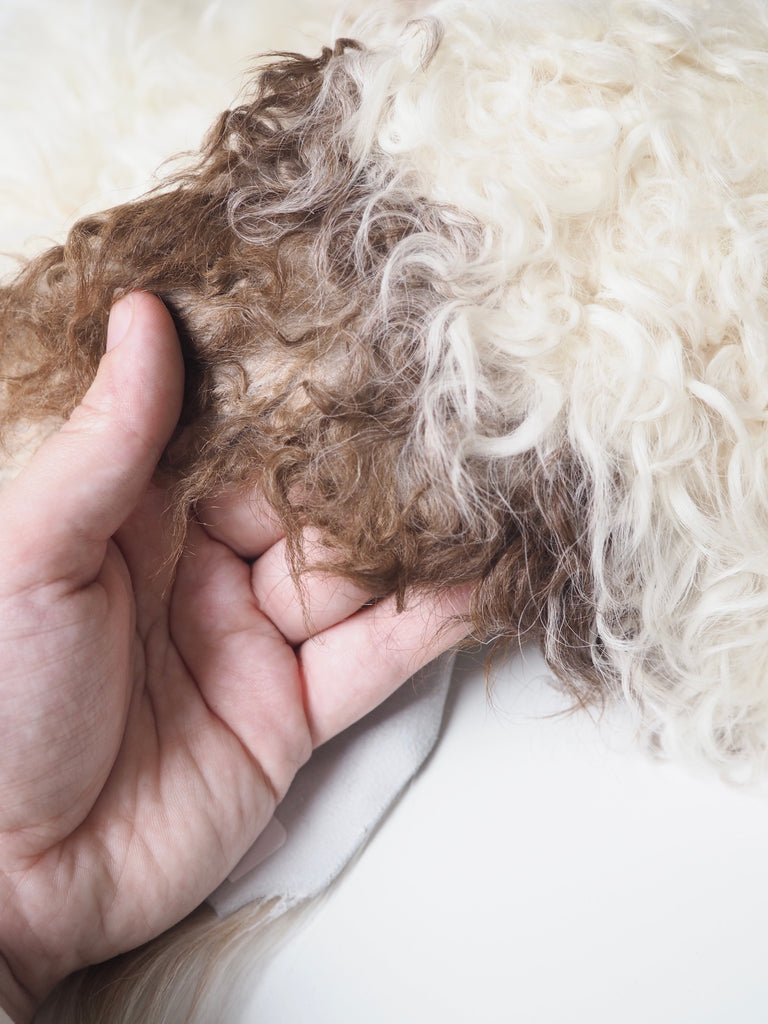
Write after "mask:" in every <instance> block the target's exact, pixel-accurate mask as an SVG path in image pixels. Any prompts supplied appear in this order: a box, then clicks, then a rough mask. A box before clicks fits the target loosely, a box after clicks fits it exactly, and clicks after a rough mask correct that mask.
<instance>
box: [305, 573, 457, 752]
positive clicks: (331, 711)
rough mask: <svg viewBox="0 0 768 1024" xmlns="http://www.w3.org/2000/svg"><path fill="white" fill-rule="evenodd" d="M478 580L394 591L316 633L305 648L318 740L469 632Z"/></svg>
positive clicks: (308, 703) (310, 712) (311, 720)
mask: <svg viewBox="0 0 768 1024" xmlns="http://www.w3.org/2000/svg"><path fill="white" fill-rule="evenodd" d="M473 589H474V587H473V586H465V587H459V588H456V589H453V590H449V591H445V592H443V593H425V594H416V595H412V596H411V600H410V603H409V604H408V605H407V606H406V608H405V610H403V611H401V612H398V611H397V607H396V602H395V598H394V597H389V598H386V599H385V600H383V601H381V602H379V603H378V604H376V605H372V606H370V607H367V608H363V609H362V610H361V611H359V612H357V613H356V614H355V615H352V616H350V617H349V618H348V619H344V620H343V621H342V622H339V623H337V624H336V625H335V626H331V627H330V628H329V629H326V630H325V631H324V632H322V633H319V634H317V635H316V636H313V637H311V638H310V639H309V640H307V641H305V643H303V644H302V645H301V647H300V648H299V651H298V659H299V665H300V669H301V673H302V679H303V685H304V702H305V708H306V715H307V722H308V724H309V729H310V733H311V736H312V741H313V744H314V746H319V745H320V744H321V743H325V741H326V740H329V739H331V737H333V736H335V735H336V734H337V733H339V732H341V731H342V730H344V729H346V728H347V727H348V726H350V725H352V724H353V723H354V722H356V721H357V720H358V719H360V718H362V717H363V716H364V715H366V714H368V712H369V711H372V710H373V709H374V708H375V707H377V706H378V705H379V704H381V703H382V701H384V700H386V698H387V697H389V696H390V695H391V694H392V693H394V691H395V690H397V689H398V687H400V686H402V684H403V683H404V682H405V681H406V680H407V679H409V678H410V677H411V676H412V675H413V674H414V672H417V671H418V670H419V669H420V668H423V667H424V665H426V664H428V663H429V662H430V661H432V660H433V659H434V658H436V657H437V656H438V655H439V654H442V652H443V651H446V650H448V649H449V648H451V647H454V646H456V644H458V643H460V642H461V641H462V640H463V639H465V638H466V637H467V635H468V633H469V604H470V598H471V594H472V590H473Z"/></svg>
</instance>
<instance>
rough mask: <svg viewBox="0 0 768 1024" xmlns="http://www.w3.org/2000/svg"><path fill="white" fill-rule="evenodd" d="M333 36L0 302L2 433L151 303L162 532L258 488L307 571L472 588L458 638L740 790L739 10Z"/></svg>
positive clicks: (746, 154)
mask: <svg viewBox="0 0 768 1024" xmlns="http://www.w3.org/2000/svg"><path fill="white" fill-rule="evenodd" d="M355 35H357V36H360V37H362V38H364V39H365V40H366V44H367V45H365V46H361V45H360V44H359V43H356V42H355V43H353V42H350V41H344V40H342V41H340V42H339V43H338V44H337V46H336V48H335V49H334V50H333V51H330V50H329V51H326V52H325V53H324V54H323V56H322V57H320V58H319V59H317V60H313V59H310V58H305V57H299V56H289V57H283V58H281V59H280V60H278V61H276V62H273V63H271V64H268V65H266V66H265V68H264V69H263V70H262V71H261V73H260V75H259V76H258V78H257V81H256V84H255V88H254V93H253V96H252V98H251V99H250V100H249V101H248V102H246V103H244V104H243V105H241V106H240V107H238V108H236V109H234V110H231V111H228V112H227V113H225V114H224V115H223V116H222V117H221V119H220V120H219V122H218V124H217V125H216V126H215V127H214V129H213V131H212V133H211V135H210V136H209V139H208V142H207V144H206V146H205V148H204V151H203V153H202V155H201V157H200V160H199V161H198V163H197V165H196V166H195V167H193V168H192V169H191V170H190V171H189V172H187V173H185V174H184V175H182V176H180V177H177V178H176V179H174V180H172V181H170V182H168V183H167V184H166V185H165V186H163V187H162V188H161V189H160V190H158V191H156V192H155V193H152V194H150V195H149V196H147V197H146V198H144V199H142V200H140V201H138V202H136V203H132V204H127V205H125V206H122V207H118V208H116V209H114V210H111V211H108V212H107V213H104V214H98V215H95V216H92V217H88V218H86V219H85V220H83V221H81V222H80V223H79V224H78V225H77V226H76V227H75V228H74V229H73V231H72V232H71V234H70V236H69V238H68V240H67V243H66V244H65V245H64V246H63V247H59V248H56V249H53V250H51V251H50V252H48V253H46V254H44V255H43V256H42V257H40V258H38V259H37V260H35V261H33V262H32V263H31V264H30V265H29V266H28V267H27V268H26V269H25V270H24V271H23V272H22V274H21V275H20V276H19V277H18V278H17V279H16V280H15V281H14V282H12V283H11V284H10V285H9V286H8V287H6V288H5V289H4V290H3V291H2V293H0V320H1V323H2V326H1V327H0V330H1V331H2V334H3V347H2V351H3V361H4V363H3V372H4V374H6V380H7V384H6V394H5V395H4V402H3V407H4V412H5V420H4V424H3V426H4V434H5V435H6V436H7V437H12V436H13V429H16V430H21V429H22V427H23V426H24V425H26V424H29V423H30V422H33V421H37V422H42V423H44V424H46V425H48V424H50V423H51V422H52V421H54V420H55V419H56V418H57V417H61V416H62V415H66V414H67V412H68V411H69V410H70V409H71V408H72V407H73V405H74V404H75V403H76V402H77V400H78V398H79V397H80V396H81V394H82V393H83V390H84V388H85V387H86V386H87V384H88V382H89V380H90V379H91V377H92V375H93V372H94V368H95V366H96V363H97V362H98V358H99V356H100V353H101V350H102V344H103V336H104V326H105V321H106V316H107V311H108V309H109V306H110V304H111V303H112V302H113V301H114V299H115V298H116V297H117V296H118V295H120V294H121V293H123V292H124V291H126V290H128V289H129V288H134V287H139V288H145V289H148V290H151V291H155V292H157V293H158V294H160V295H161V296H162V297H163V298H164V299H165V301H166V302H167V303H168V305H169V307H170V308H171V309H172V311H173V312H174V315H175V317H176V320H177V323H178V325H179V327H180V330H181V334H182V339H183V343H184V346H185V353H186V358H187V365H188V371H189V384H188V397H187V403H186V409H185V417H184V425H185V430H184V432H183V433H182V435H181V436H180V437H179V438H178V439H177V441H176V443H175V444H174V445H173V446H172V447H171V449H170V450H169V453H168V464H169V466H170V467H171V468H172V469H173V471H174V472H175V473H176V474H177V476H178V479H179V487H178V494H177V499H178V502H177V505H178V516H179V520H180V521H182V520H183V518H184V517H185V516H186V515H187V513H188V512H189V510H190V509H193V508H194V505H195V503H196V502H197V501H198V500H199V499H200V498H201V497H203V496H210V495H212V494H215V493H216V491H217V490H218V489H219V488H220V487H221V486H222V485H223V484H225V483H232V482H235V483H239V484H241V485H242V486H243V487H250V486H255V485H258V486H261V487H262V488H263V489H264V490H265V491H266V493H267V495H268V497H269V499H270V501H271V502H272V504H273V505H274V506H275V508H276V509H277V511H278V514H279V515H280V517H281V519H282V521H283V523H284V525H285V528H286V530H287V533H288V537H289V539H290V541H291V543H292V545H293V552H294V556H295V559H296V565H297V568H298V567H300V566H301V564H302V563H301V551H300V537H301V530H302V528H304V527H305V526H306V525H312V526H314V527H316V528H318V529H319V530H320V531H321V532H322V534H323V536H324V537H325V539H326V541H327V543H328V545H329V548H330V551H331V556H330V558H331V561H332V562H333V564H334V566H335V567H336V568H339V567H340V568H341V571H343V572H344V573H346V574H347V575H348V576H349V577H350V578H352V579H353V580H355V581H356V582H357V583H360V584H362V585H363V586H365V587H367V588H369V589H370V590H371V592H372V593H374V594H375V595H379V596H380V595H384V594H386V593H391V592H396V593H398V594H399V595H400V597H401V599H402V600H406V599H407V594H408V592H409V591H410V590H412V589H414V588H419V587H439V588H443V587H449V586H453V585H455V584H457V583H464V582H468V581H472V580H479V581H480V582H479V583H478V584H477V588H476V593H475V598H474V605H473V627H474V631H475V635H476V636H477V637H478V638H480V639H482V640H505V639H506V640H514V641H517V640H518V639H519V638H520V637H526V638H527V637H534V638H536V639H537V640H538V641H539V642H540V644H541V645H542V647H543V649H544V652H545V654H546V657H547V660H548V662H549V664H550V666H551V667H552V669H553V671H554V672H555V673H556V674H557V675H558V676H559V677H560V678H561V679H562V680H563V681H564V682H566V683H567V685H569V686H570V687H572V688H573V690H574V692H575V693H576V694H577V697H578V699H579V700H580V701H583V702H587V701H590V700H593V699H595V698H596V697H597V698H602V697H605V696H606V695H615V694H619V693H623V694H624V695H625V696H627V697H628V698H629V699H630V700H631V701H632V702H633V703H634V704H635V705H636V706H637V708H638V709H639V711H640V713H641V716H642V718H643V721H644V722H645V723H646V727H647V729H648V731H649V733H650V734H651V735H652V736H653V737H654V739H655V741H656V742H657V743H659V744H660V745H662V746H664V747H665V748H669V749H681V750H686V751H689V752H690V751H693V752H703V753H704V754H706V756H707V757H709V758H710V759H714V760H715V761H716V762H717V763H718V764H720V766H721V767H722V768H723V770H725V771H734V772H735V771H737V770H740V768H742V767H743V766H744V765H747V766H751V767H752V768H753V769H755V770H759V769H760V768H761V767H762V766H763V763H764V760H765V749H766V747H765V738H766V732H767V730H768V700H766V698H765V696H764V691H765V688H764V683H763V680H764V677H765V674H766V671H765V670H766V664H765V661H766V651H767V650H768V645H766V643H765V641H764V640H763V636H764V635H765V633H766V627H767V626H768V622H767V621H766V618H767V616H768V585H766V570H767V569H768V562H767V558H766V546H767V545H768V523H766V513H765V511H764V510H765V509H766V507H767V505H766V496H767V495H766V491H767V490H768V488H767V487H766V471H765V466H764V452H765V441H764V437H765V434H764V430H765V428H764V423H765V410H766V365H765V363H766V346H765V343H764V340H763V331H764V324H765V323H766V284H765V279H766V272H765V271H766V267H765V263H766V251H765V250H766V239H767V238H768V234H766V225H767V224H768V199H767V198H766V197H767V196H768V174H767V173H766V160H765V155H764V153H763V149H764V146H763V145H762V144H761V138H762V132H761V129H762V126H763V124H764V123H765V117H766V114H768V68H767V62H768V57H767V56H766V54H768V14H767V13H766V10H765V8H764V6H763V4H762V3H760V2H758V0H745V2H742V3H740V4H738V5H734V4H733V3H726V2H725V0H721V2H717V3H711V4H704V3H696V2H691V3H686V2H684V0H679V2H674V3H673V2H666V0H649V2H646V3H643V4H642V5H638V4H636V3H629V2H624V0H611V2H607V3H606V2H602V0H601V2H597V0H594V2H584V0H579V2H578V3H576V2H572V0H547V2H546V4H542V5H528V4H524V3H510V2H509V0H482V2H479V3H473V4H471V5H467V4H466V3H463V2H457V0H442V2H440V0H439V2H437V3H435V4H433V5H432V7H431V8H430V9H429V11H428V13H427V14H426V15H425V16H424V17H422V18H420V19H418V20H416V21H414V22H412V23H410V24H409V25H408V26H407V27H406V28H405V30H404V31H403V32H402V33H401V34H397V32H395V31H394V30H393V29H392V28H391V26H388V25H385V24H383V21H380V22H377V20H376V17H375V16H369V17H368V18H367V19H365V20H364V21H362V22H360V24H359V25H358V27H357V30H356V32H355ZM22 436H23V435H22Z"/></svg>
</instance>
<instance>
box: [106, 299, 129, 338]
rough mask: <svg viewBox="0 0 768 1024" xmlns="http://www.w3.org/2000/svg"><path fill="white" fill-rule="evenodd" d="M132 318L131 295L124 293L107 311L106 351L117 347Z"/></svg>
mask: <svg viewBox="0 0 768 1024" xmlns="http://www.w3.org/2000/svg"><path fill="white" fill-rule="evenodd" d="M132 320H133V295H125V296H124V297H123V298H122V299H118V300H117V302H116V303H115V304H114V306H113V307H112V309H110V311H109V323H108V324H107V352H109V351H110V350H111V349H113V348H117V346H118V345H119V344H120V342H121V341H122V340H123V339H124V338H125V336H126V335H127V334H128V331H129V329H130V326H131V322H132Z"/></svg>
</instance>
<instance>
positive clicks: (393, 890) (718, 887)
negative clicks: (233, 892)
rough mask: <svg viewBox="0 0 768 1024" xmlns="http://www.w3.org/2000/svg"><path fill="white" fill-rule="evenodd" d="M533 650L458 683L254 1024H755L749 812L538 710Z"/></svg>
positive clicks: (577, 722)
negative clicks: (409, 780) (438, 732)
mask: <svg viewBox="0 0 768 1024" xmlns="http://www.w3.org/2000/svg"><path fill="white" fill-rule="evenodd" d="M543 671H544V668H543V664H542V662H541V661H540V659H539V657H538V655H537V654H536V653H535V652H526V655H525V659H524V661H522V660H521V659H516V660H515V661H513V662H512V663H511V664H510V665H509V666H507V667H506V668H505V670H504V671H503V672H502V673H500V675H499V678H498V679H497V682H496V687H495V694H494V705H493V706H490V705H489V703H488V701H487V699H486V694H485V691H484V679H483V671H482V668H480V667H478V666H477V664H474V665H473V664H472V663H471V661H469V660H467V659H465V660H464V661H463V662H462V663H461V664H460V668H459V671H458V673H457V680H456V686H455V691H454V695H453V699H452V701H451V703H450V705H449V711H448V718H447V721H446V728H445V732H444V735H443V738H442V740H441V742H440V744H439V746H438V748H437V750H436V752H435V754H434V755H433V757H432V759H431V761H430V762H429V763H428V765H427V767H426V768H425V770H424V772H423V773H422V774H421V776H420V777H419V778H418V779H417V780H416V781H415V782H414V784H413V785H412V786H411V788H410V790H409V792H408V793H407V794H406V796H405V797H404V799H403V800H402V801H401V802H400V804H399V805H398V806H397V807H396V809H395V811H394V812H393V813H392V814H391V815H390V817H389V818H388V820H387V821H386V822H385V824H384V825H383V827H382V829H381V830H380V832H379V833H378V834H377V835H376V837H375V838H374V840H373V841H372V842H371V844H370V845H369V847H368V849H367V850H366V851H365V853H364V854H363V856H362V858H361V859H360V860H359V861H358V862H357V864H355V865H354V866H353V867H352V868H351V869H350V870H349V871H348V872H347V874H346V876H345V877H344V878H343V879H342V882H341V883H340V884H339V885H338V886H337V888H336V889H335V891H334V892H333V893H332V894H331V895H330V897H329V898H328V899H327V900H326V901H325V902H324V903H323V904H322V905H321V907H320V908H319V910H318V911H317V912H316V913H315V914H314V915H313V916H312V918H311V919H310V921H309V923H308V924H306V925H305V926H304V928H303V929H302V930H301V931H299V932H298V934H296V935H295V936H294V937H293V939H292V940H291V941H290V942H289V943H288V944H287V945H286V946H285V947H284V948H283V950H282V951H281V952H280V953H279V954H278V955H277V957H276V958H275V959H274V960H273V961H272V963H271V965H270V966H269V967H268V969H267V971H266V974H265V976H264V977H263V979H262V982H261V983H260V985H259V987H258V990H257V992H256V994H255V996H254V999H253V1001H252V1004H251V1006H250V1007H249V1010H248V1012H247V1014H246V1015H245V1018H244V1019H245V1020H247V1021H249V1022H253V1024H255V1022H257V1021H258V1022H259V1024H294V1022H303V1021H312V1022H313V1024H353V1022H354V1024H359V1022H365V1024H385V1022H386V1024H395V1022H396V1024H417V1022H419V1024H423V1022H432V1021H436V1022H437V1021H440V1022H442V1024H454V1022H455V1024H458V1022H467V1021H473V1022H483V1024H497V1022H498V1024H501V1022H505V1024H506V1022H512V1021H514V1022H517V1024H563V1022H569V1024H580V1022H585V1024H586V1022H589V1024H609V1022H610V1024H617V1022H621V1024H641V1022H642V1024H646V1022H650V1021H653V1022H655V1024H726V1022H729V1024H730V1022H734V1024H764V1022H765V1021H768V920H767V919H768V914H767V913H766V911H768V884H767V883H766V873H767V872H766V865H768V816H767V815H766V806H765V801H764V800H763V799H758V798H757V797H754V796H750V795H747V794H746V793H743V792H740V791H737V790H734V789H731V788H729V787H726V786H724V785H722V784H721V783H719V782H717V781H714V780H712V779H702V778H695V777H693V776H692V775H691V774H690V773H686V772H684V771H682V770H681V769H680V768H677V767H674V766H671V765H664V764H659V763H657V762H655V761H653V760H651V759H650V758H648V757H647V755H644V754H643V753H642V752H640V751H639V750H638V749H637V748H636V747H635V746H634V745H633V743H632V740H631V737H630V736H629V733H628V730H627V728H626V727H625V725H626V724H625V723H622V722H621V720H620V717H619V716H616V715H613V716H609V717H605V718H604V719H603V721H602V722H601V723H600V724H597V723H595V722H593V721H592V720H590V719H589V718H588V717H587V716H586V715H584V714H578V715H574V716H569V717H554V718H553V717H548V716H551V714H552V713H553V712H556V711H558V710H559V709H561V708H562V707H563V699H562V698H561V697H560V696H559V695H558V694H556V693H554V692H553V691H552V690H551V689H550V688H549V687H547V685H546V684H545V683H543V682H542V680H541V677H540V674H541V673H543Z"/></svg>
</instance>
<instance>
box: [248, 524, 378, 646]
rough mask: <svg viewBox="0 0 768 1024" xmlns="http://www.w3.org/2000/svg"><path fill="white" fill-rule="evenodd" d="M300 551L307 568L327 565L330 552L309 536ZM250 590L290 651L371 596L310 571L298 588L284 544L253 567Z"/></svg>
mask: <svg viewBox="0 0 768 1024" xmlns="http://www.w3.org/2000/svg"><path fill="white" fill-rule="evenodd" d="M303 549H304V555H305V557H306V560H307V563H308V564H309V565H312V564H313V563H316V564H322V563H323V562H327V561H328V560H329V557H330V556H329V552H328V550H327V549H326V548H325V547H324V546H323V545H322V543H321V542H320V540H319V539H318V537H317V536H316V535H315V534H314V533H313V532H310V531H307V533H306V534H305V537H304V543H303ZM251 588H252V590H253V594H254V596H255V598H256V600H257V601H258V602H259V607H260V608H261V610H262V611H263V612H264V614H265V615H268V616H269V618H270V619H271V620H272V622H274V624H275V625H276V626H277V628H278V629H279V630H280V632H281V633H282V634H283V636H284V637H285V638H286V640H287V641H288V642H289V643H290V644H293V645H294V646H295V645H296V644H300V643H302V642H303V641H304V640H306V639H307V637H309V636H311V635H312V634H314V633H319V632H322V631H323V630H325V629H327V628H328V627H329V626H332V625H333V624H334V623H336V622H340V621H341V620H342V619H346V618H347V617H348V616H349V615H351V614H352V613H353V612H356V611H357V610H358V609H359V608H360V607H362V605H364V604H365V602H366V601H368V600H369V598H370V597H371V594H370V592H369V591H366V590H363V589H362V588H361V587H358V586H355V585H354V584H353V583H350V582H349V580H345V579H341V578H340V577H338V576H336V575H334V574H333V573H332V572H320V571H317V572H312V571H309V572H307V573H305V574H304V575H303V576H302V577H301V580H300V581H299V583H298V586H297V583H296V580H295V578H294V577H293V576H292V575H291V571H290V565H289V561H288V550H287V546H286V543H285V541H281V542H280V543H278V544H275V545H274V546H273V547H271V548H270V549H269V550H268V551H266V552H265V553H264V554H263V555H262V556H261V558H259V559H258V560H257V561H256V562H254V564H253V568H252V570H251Z"/></svg>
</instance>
